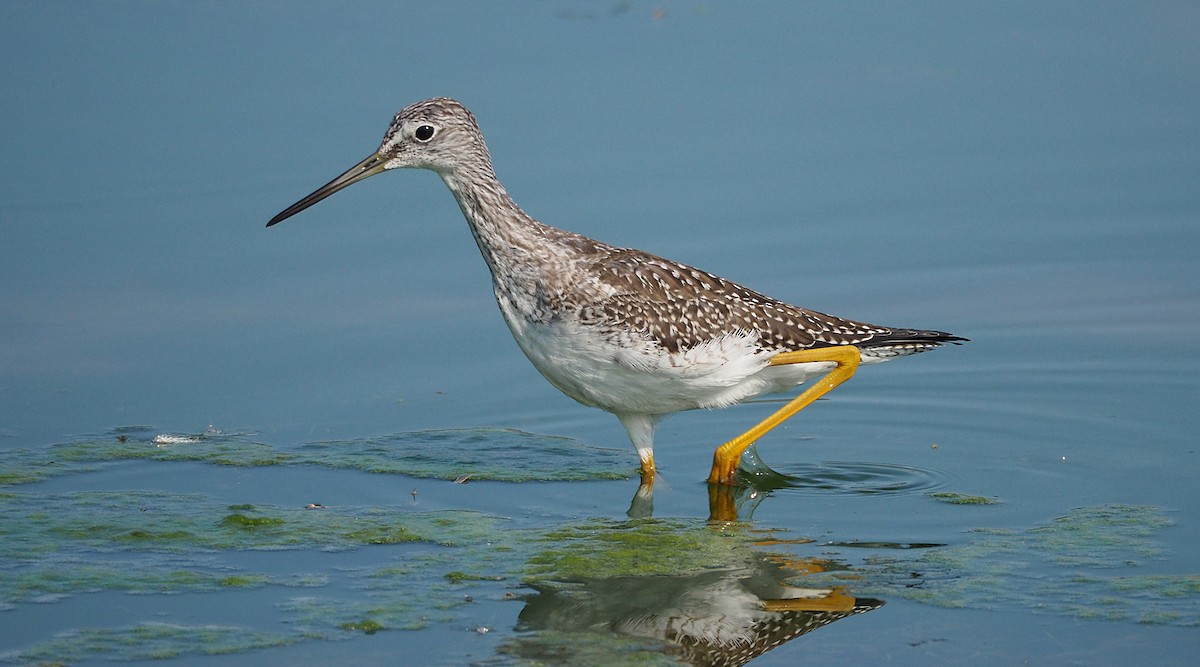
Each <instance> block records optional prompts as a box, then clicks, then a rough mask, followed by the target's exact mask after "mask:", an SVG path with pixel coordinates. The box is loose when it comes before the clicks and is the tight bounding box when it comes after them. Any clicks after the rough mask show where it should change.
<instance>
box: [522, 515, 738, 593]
mask: <svg viewBox="0 0 1200 667" xmlns="http://www.w3.org/2000/svg"><path fill="white" fill-rule="evenodd" d="M749 542H750V540H749V539H748V538H747V536H746V534H745V533H742V532H741V531H738V530H719V529H716V528H714V527H713V526H710V525H708V523H707V522H703V521H698V520H697V521H692V522H689V521H683V520H659V519H637V520H633V521H612V520H602V519H596V520H592V521H587V522H584V523H580V524H575V525H569V526H564V527H560V528H558V529H554V530H550V531H547V532H545V533H543V534H542V535H540V536H538V537H537V538H536V540H535V543H536V545H537V546H538V547H539V548H540V551H538V553H535V554H533V555H532V556H530V558H529V559H528V563H527V566H526V571H525V577H526V579H527V580H529V581H539V580H557V581H572V580H579V579H604V578H610V577H628V576H652V575H668V574H669V575H679V574H681V573H688V572H697V571H702V570H707V569H712V568H721V567H731V566H733V565H736V564H739V563H742V562H744V561H745V560H746V559H747V558H748V553H747V551H748V547H749Z"/></svg>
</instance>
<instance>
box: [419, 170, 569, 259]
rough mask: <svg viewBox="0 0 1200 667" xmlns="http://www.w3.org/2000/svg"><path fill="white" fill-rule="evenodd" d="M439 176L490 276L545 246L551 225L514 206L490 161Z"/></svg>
mask: <svg viewBox="0 0 1200 667" xmlns="http://www.w3.org/2000/svg"><path fill="white" fill-rule="evenodd" d="M439 175H440V176H441V177H442V181H444V182H445V183H446V186H447V187H448V188H450V192H451V193H453V194H454V199H455V200H457V201H458V207H459V208H460V209H462V212H463V216H464V217H465V218H466V219H467V224H468V225H469V226H470V228H471V234H472V236H474V237H475V242H476V244H478V245H479V251H480V252H481V253H482V254H483V259H484V261H485V262H487V265H488V268H489V269H491V272H492V276H493V277H494V278H496V279H500V278H501V277H502V274H506V273H508V272H510V271H512V270H514V269H517V267H519V266H522V265H526V264H529V263H530V262H531V261H532V258H533V257H535V256H536V255H537V254H538V251H539V249H542V248H544V247H545V244H546V242H547V240H548V236H549V234H548V233H547V232H548V231H549V230H550V229H551V228H550V227H547V226H546V225H543V224H542V223H540V222H538V221H537V220H534V219H533V218H531V217H529V215H527V214H526V213H525V212H524V211H522V210H521V208H520V207H519V206H517V204H516V203H515V202H514V201H513V200H512V197H510V196H509V195H508V192H507V191H506V190H505V189H504V186H503V185H501V184H500V181H499V179H497V178H496V174H495V172H494V171H492V167H491V165H490V164H485V165H482V166H480V167H476V168H472V169H469V170H468V169H462V168H460V169H455V170H453V171H447V172H441V173H439Z"/></svg>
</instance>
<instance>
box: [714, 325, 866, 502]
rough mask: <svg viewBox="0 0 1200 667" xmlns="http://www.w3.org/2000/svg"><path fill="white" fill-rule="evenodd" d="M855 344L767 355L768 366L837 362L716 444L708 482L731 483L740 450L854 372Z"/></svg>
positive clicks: (739, 457)
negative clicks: (776, 406)
mask: <svg viewBox="0 0 1200 667" xmlns="http://www.w3.org/2000/svg"><path fill="white" fill-rule="evenodd" d="M860 358H861V357H860V355H859V353H858V348H857V347H854V346H853V345H839V346H837V347H820V348H816V349H812V350H798V351H795V352H781V353H779V354H777V355H775V356H774V357H771V365H772V366H782V365H785V364H805V363H813V362H822V361H825V362H830V361H832V362H834V363H835V364H837V365H836V366H834V367H833V369H832V370H830V371H829V373H827V374H826V375H825V377H822V378H821V379H820V380H817V381H816V382H814V383H813V384H812V386H810V387H809V388H807V389H805V390H804V392H803V393H801V394H800V395H799V396H797V397H796V398H793V399H792V400H790V401H788V403H787V405H784V406H783V407H782V408H780V409H779V410H777V411H776V412H775V413H774V414H772V415H771V416H770V417H767V418H766V419H764V420H762V421H761V422H759V423H758V425H756V426H754V427H753V428H751V429H750V430H749V431H746V432H745V433H743V434H741V435H739V436H738V437H736V438H734V439H733V440H730V441H729V442H727V443H725V444H723V445H721V446H720V447H717V451H716V452H714V453H713V467H712V473H710V474H709V476H708V482H709V484H733V483H734V479H735V476H734V475H735V473H736V472H737V467H738V461H740V460H741V458H742V452H744V451H746V448H747V447H749V446H750V445H752V444H754V442H755V441H756V440H758V439H759V438H761V437H762V436H763V435H765V434H766V433H767V431H770V430H771V429H773V428H775V427H776V426H779V425H780V424H782V423H783V422H784V421H785V420H786V419H787V418H788V417H791V416H792V415H794V414H796V413H797V412H800V411H801V410H803V409H804V408H805V407H807V406H808V404H809V403H812V402H813V401H815V400H817V399H818V398H820V397H822V396H824V395H825V394H826V393H828V392H829V390H831V389H833V388H834V387H836V386H838V385H839V384H841V383H843V382H845V381H846V380H849V379H850V376H852V375H854V371H855V369H857V368H858V362H859V359H860Z"/></svg>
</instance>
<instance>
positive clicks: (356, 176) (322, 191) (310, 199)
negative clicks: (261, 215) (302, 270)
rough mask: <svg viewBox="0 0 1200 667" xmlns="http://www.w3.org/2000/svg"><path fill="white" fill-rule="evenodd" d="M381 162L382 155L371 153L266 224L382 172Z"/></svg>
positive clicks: (282, 218) (295, 212) (277, 221)
mask: <svg viewBox="0 0 1200 667" xmlns="http://www.w3.org/2000/svg"><path fill="white" fill-rule="evenodd" d="M383 162H384V159H383V157H382V156H381V155H379V154H378V153H375V154H373V155H371V157H368V158H367V159H365V160H363V161H362V162H359V163H358V164H356V165H354V166H353V167H350V169H348V170H346V173H344V174H342V175H341V176H338V177H337V178H335V179H333V180H332V181H329V182H328V183H326V184H325V185H322V186H321V187H320V188H318V189H317V191H316V192H314V193H312V194H311V195H309V196H307V197H305V198H304V199H301V200H300V201H298V202H296V203H295V204H292V205H291V206H289V207H287V208H286V209H284V210H283V212H282V213H280V214H279V215H277V216H275V217H274V218H271V221H270V222H268V223H267V226H268V227H270V226H271V225H274V224H276V223H279V222H283V221H284V220H287V219H288V218H290V217H292V216H293V215H296V214H297V213H299V212H300V211H303V210H304V209H306V208H308V207H309V206H312V205H313V204H315V203H317V202H319V201H321V200H322V199H324V198H326V197H328V196H329V195H331V194H333V193H335V192H337V191H338V190H341V189H343V188H347V187H350V186H351V185H354V184H355V183H357V182H359V181H362V180H366V179H368V178H370V177H372V176H374V175H375V174H378V173H381V172H383V171H384V169H385V167H384V166H383Z"/></svg>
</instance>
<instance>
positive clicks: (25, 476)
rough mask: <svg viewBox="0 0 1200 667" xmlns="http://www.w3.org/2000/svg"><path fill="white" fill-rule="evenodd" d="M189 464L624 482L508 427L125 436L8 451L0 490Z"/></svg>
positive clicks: (604, 455)
mask: <svg viewBox="0 0 1200 667" xmlns="http://www.w3.org/2000/svg"><path fill="white" fill-rule="evenodd" d="M129 460H139V461H147V462H196V463H206V464H212V465H222V466H238V467H262V466H318V467H324V468H334V469H345V470H359V471H363V472H370V473H379V474H396V475H407V476H410V477H420V478H427V479H444V480H455V479H459V478H462V477H464V476H465V477H467V478H469V479H471V480H494V481H505V482H529V481H579V480H609V479H626V478H628V477H629V476H630V474H631V473H632V470H633V468H632V464H631V463H630V458H629V455H628V452H626V451H625V450H613V449H603V448H599V447H590V446H587V445H584V444H581V443H579V442H577V441H575V440H572V439H570V438H563V437H557V436H548V435H539V434H536V433H527V432H525V431H518V430H514V429H498V428H471V429H443V430H431V431H414V432H407V433H396V434H392V435H387V436H383V437H379V438H367V439H358V440H337V441H325V442H314V443H308V444H304V445H300V446H299V447H297V448H295V449H294V450H289V451H283V450H279V449H276V448H275V447H272V446H271V445H268V444H264V443H261V442H255V441H253V440H251V439H249V437H247V436H244V435H239V434H226V433H221V432H219V431H215V430H213V431H209V432H206V433H204V434H200V435H193V436H161V435H160V436H155V438H154V439H146V438H141V439H139V438H135V437H131V436H130V434H129V431H128V430H124V431H121V432H119V433H113V434H110V435H108V436H102V437H97V438H88V439H83V440H78V441H74V442H67V443H60V444H56V445H53V446H51V447H49V448H46V449H44V450H40V451H38V450H30V449H16V450H11V453H10V454H7V455H6V457H5V460H4V461H3V462H2V463H0V485H8V486H12V485H20V484H31V483H34V482H39V481H43V480H45V479H48V478H50V477H54V476H59V475H66V474H73V473H79V472H85V471H89V470H93V469H95V468H96V467H97V466H101V465H108V464H113V463H116V462H120V461H129Z"/></svg>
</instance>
